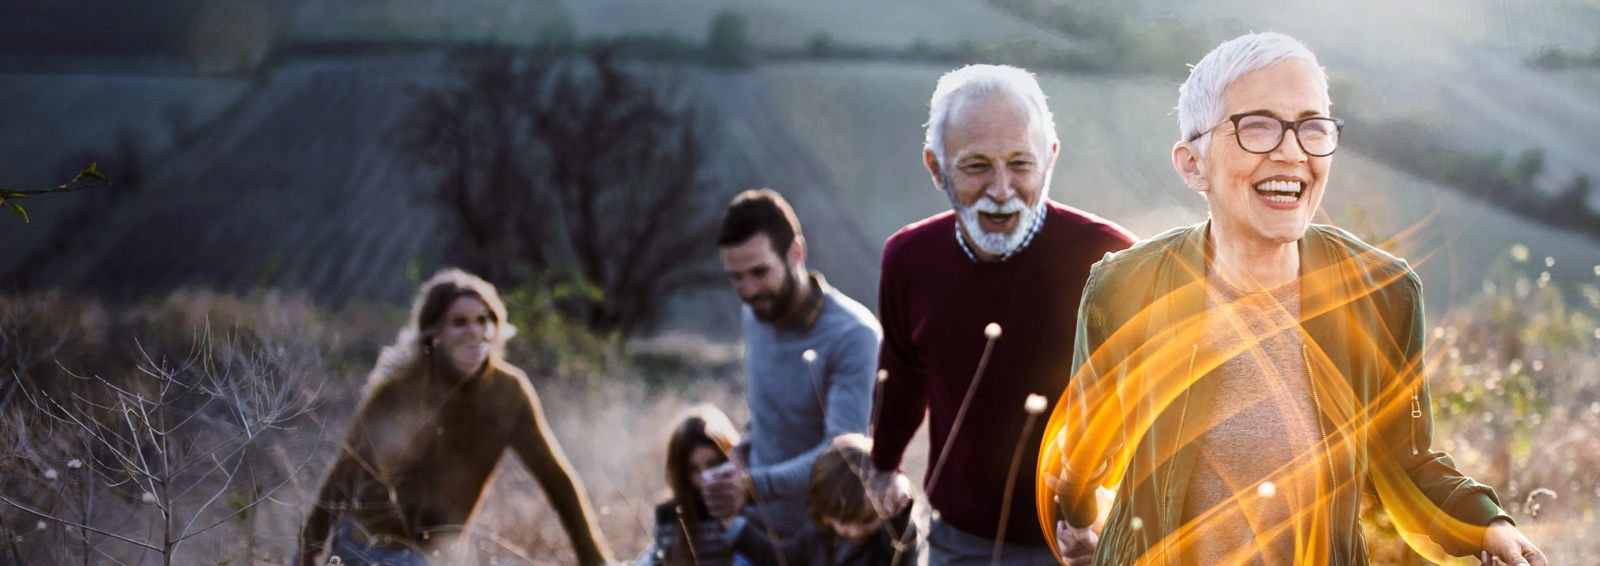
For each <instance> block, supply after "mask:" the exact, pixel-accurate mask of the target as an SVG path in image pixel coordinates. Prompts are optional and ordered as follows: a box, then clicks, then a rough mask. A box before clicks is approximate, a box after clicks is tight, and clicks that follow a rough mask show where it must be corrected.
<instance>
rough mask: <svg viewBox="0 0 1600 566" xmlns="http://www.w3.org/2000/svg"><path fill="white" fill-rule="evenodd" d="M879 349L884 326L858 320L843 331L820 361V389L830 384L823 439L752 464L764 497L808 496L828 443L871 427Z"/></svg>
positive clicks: (817, 377) (758, 490)
mask: <svg viewBox="0 0 1600 566" xmlns="http://www.w3.org/2000/svg"><path fill="white" fill-rule="evenodd" d="M877 351H878V331H877V329H876V328H873V327H872V326H869V325H865V324H861V325H855V326H851V327H849V328H848V330H846V331H845V332H841V333H839V337H838V339H837V340H835V341H834V342H833V344H831V345H830V347H829V348H828V349H827V350H826V352H825V353H824V354H823V359H821V360H819V362H820V363H821V369H820V371H818V372H816V373H815V374H814V375H813V376H812V379H815V380H820V383H817V384H816V386H817V388H818V389H822V388H826V400H825V405H824V406H825V409H824V413H823V416H824V419H825V420H826V424H825V427H826V433H825V434H824V435H823V438H822V441H821V442H819V443H817V445H816V446H813V447H811V449H809V450H806V451H805V452H803V453H801V454H800V455H798V456H795V457H793V458H790V459H788V460H784V461H782V462H778V463H775V464H772V465H770V466H761V467H757V468H751V469H750V481H751V483H753V484H754V485H755V488H756V494H757V495H759V496H761V497H762V498H763V499H790V498H799V497H804V496H805V492H806V488H807V486H808V485H810V483H811V467H812V465H813V464H815V463H816V461H817V456H818V455H820V454H822V451H823V450H825V449H827V447H828V444H829V443H831V442H833V439H834V438H835V437H837V436H839V435H842V434H847V433H852V432H856V433H863V434H864V433H866V432H867V419H868V416H869V413H870V411H871V409H872V405H871V401H870V399H871V395H872V381H873V374H874V373H875V372H874V371H873V370H874V368H875V366H876V364H875V363H874V362H875V361H876V360H875V359H874V358H875V357H876V356H877Z"/></svg>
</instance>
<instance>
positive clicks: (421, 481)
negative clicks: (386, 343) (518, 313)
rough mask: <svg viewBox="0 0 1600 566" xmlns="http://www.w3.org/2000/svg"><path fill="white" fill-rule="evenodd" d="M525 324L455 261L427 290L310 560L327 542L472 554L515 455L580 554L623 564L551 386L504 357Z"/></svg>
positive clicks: (354, 427) (366, 405)
mask: <svg viewBox="0 0 1600 566" xmlns="http://www.w3.org/2000/svg"><path fill="white" fill-rule="evenodd" d="M515 330H516V329H515V328H514V327H513V326H511V324H509V323H508V322H506V307H505V303H503V302H501V301H500V295H499V293H497V292H496V291H495V288H494V286H493V285H490V284H489V283H488V282H486V281H484V280H483V279H480V278H478V277H476V276H473V275H471V274H468V273H466V272H464V271H461V270H459V269H447V270H444V271H440V272H439V273H438V274H437V275H434V276H433V278H431V279H429V280H428V281H427V282H425V283H423V284H422V288H421V290H419V291H418V292H417V299H416V303H415V304H414V305H413V307H412V309H411V322H410V324H408V325H406V327H405V328H404V329H402V330H401V331H400V336H399V338H398V339H396V340H395V343H394V345H393V346H390V347H388V348H384V350H383V353H382V354H381V355H380V356H379V357H378V363H377V367H375V368H374V369H373V370H372V374H371V375H370V377H369V378H368V383H367V388H368V391H367V394H366V397H365V399H363V400H362V402H361V408H360V409H359V410H358V411H357V413H356V418H355V420H354V422H352V423H350V431H349V433H348V435H347V436H346V437H345V441H344V442H343V443H342V444H340V445H339V455H338V457H337V458H336V459H335V460H334V463H333V466H332V468H330V469H329V470H328V475H327V477H326V479H324V480H323V482H322V489H321V490H319V492H318V494H317V499H316V502H315V503H314V504H313V506H312V508H311V511H310V513H308V514H307V515H306V522H305V526H304V527H303V528H302V530H301V532H300V550H299V554H300V556H299V560H298V562H299V563H301V564H316V563H318V562H317V557H318V555H319V554H321V553H322V551H323V550H327V551H328V553H329V555H330V556H337V557H339V559H340V561H341V562H342V563H343V564H355V565H361V564H374V565H376V564H388V565H395V564H403V565H426V564H428V563H429V560H430V559H431V558H433V557H439V559H440V560H442V561H443V563H456V562H459V561H461V560H462V557H461V556H459V555H458V554H457V553H458V552H459V551H460V550H461V549H460V548H458V545H457V544H456V541H459V540H460V539H462V538H463V537H462V535H463V533H465V532H466V530H467V520H468V519H469V518H470V517H471V516H472V512H473V509H475V508H476V507H477V505H478V499H479V498H480V497H481V496H482V495H483V488H484V486H485V485H486V484H487V483H488V481H489V477H490V475H491V474H492V473H493V472H494V469H495V466H496V464H498V463H499V462H500V457H501V455H503V454H504V453H505V452H506V450H508V449H509V450H510V451H511V452H513V453H515V454H516V455H517V458H518V459H519V460H521V461H522V463H523V465H525V466H527V467H528V471H529V472H531V473H532V474H533V477H534V479H536V480H538V481H539V485H540V487H543V488H544V494H545V497H546V498H548V499H549V501H550V504H551V506H552V507H554V508H555V511H556V515H557V516H559V517H560V519H561V524H562V526H563V527H565V528H566V530H567V536H568V537H569V538H571V540H572V546H573V551H574V553H575V554H576V555H577V557H576V562H577V563H579V564H584V565H596V564H603V563H606V562H608V561H610V560H611V558H610V552H609V551H608V550H607V549H606V545H605V542H604V540H603V539H602V538H601V537H600V530H599V529H598V528H597V527H596V526H595V523H594V513H593V512H591V511H590V505H589V500H588V497H587V496H585V495H584V493H583V485H582V484H581V483H579V481H578V477H577V474H575V473H573V471H572V469H571V467H570V466H569V465H567V461H566V457H565V456H563V455H562V453H561V446H560V445H559V444H557V443H556V441H555V439H554V438H552V437H551V436H550V425H549V424H548V423H546V422H545V418H544V410H543V409H542V408H541V407H540V403H539V396H538V394H536V393H535V392H534V390H533V385H532V384H530V383H529V382H528V377H527V376H526V375H524V374H523V373H522V370H520V369H517V367H516V366H513V365H511V364H509V363H507V362H506V361H505V359H504V357H503V356H504V355H505V344H506V341H507V340H508V339H510V338H511V335H512V334H513V333H514V332H515ZM330 531H331V541H330V540H329V539H330Z"/></svg>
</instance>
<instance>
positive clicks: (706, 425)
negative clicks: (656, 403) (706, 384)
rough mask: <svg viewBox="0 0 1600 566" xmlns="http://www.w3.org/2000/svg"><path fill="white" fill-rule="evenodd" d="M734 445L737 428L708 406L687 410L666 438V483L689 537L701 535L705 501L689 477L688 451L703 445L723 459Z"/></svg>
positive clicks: (736, 438)
mask: <svg viewBox="0 0 1600 566" xmlns="http://www.w3.org/2000/svg"><path fill="white" fill-rule="evenodd" d="M737 444H739V430H738V429H736V428H734V426H733V421H730V420H728V415H726V414H723V412H722V411H720V410H718V409H717V408H716V407H713V406H711V405H698V406H695V407H693V408H690V409H689V410H688V411H686V412H685V413H684V415H683V418H682V420H681V421H679V422H678V427H677V428H676V429H673V431H672V436H671V437H670V438H669V439H668V440H667V465H666V472H667V486H668V487H670V488H672V501H673V503H675V504H676V505H677V507H678V510H679V511H678V517H679V519H680V520H682V521H683V527H684V529H686V530H687V531H688V533H687V534H688V536H689V538H691V539H693V538H694V537H697V536H699V534H700V515H701V513H702V512H703V511H702V510H703V509H704V508H705V501H704V500H703V499H702V498H701V497H700V490H698V489H695V487H694V482H693V480H692V479H691V478H690V477H689V473H690V472H689V454H690V453H692V452H694V449H695V448H697V447H700V446H706V447H709V448H711V449H713V450H716V451H717V452H719V453H721V454H722V457H723V458H724V459H726V458H730V457H731V456H732V454H733V447H734V446H735V445H737Z"/></svg>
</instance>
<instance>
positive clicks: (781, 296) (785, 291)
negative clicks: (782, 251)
mask: <svg viewBox="0 0 1600 566" xmlns="http://www.w3.org/2000/svg"><path fill="white" fill-rule="evenodd" d="M798 288H799V286H798V285H796V284H795V282H794V270H793V269H792V268H790V267H789V266H788V265H787V264H785V265H784V266H783V286H782V287H779V288H778V294H777V295H776V296H773V297H772V310H771V311H769V312H761V311H760V310H758V309H756V308H755V307H751V308H750V312H751V313H753V314H755V316H756V320H759V321H761V322H767V323H771V322H775V321H777V320H778V319H779V318H780V317H782V316H783V315H786V314H789V310H790V309H793V308H794V300H795V295H796V294H798V293H796V291H797V290H798ZM756 298H761V297H760V296H759V295H758V296H756Z"/></svg>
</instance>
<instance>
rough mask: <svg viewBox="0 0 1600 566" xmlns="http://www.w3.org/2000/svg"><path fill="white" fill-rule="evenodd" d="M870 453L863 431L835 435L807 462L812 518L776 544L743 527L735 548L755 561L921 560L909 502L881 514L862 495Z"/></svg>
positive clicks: (834, 565)
mask: <svg viewBox="0 0 1600 566" xmlns="http://www.w3.org/2000/svg"><path fill="white" fill-rule="evenodd" d="M871 454H872V440H871V439H869V438H867V437H866V436H865V435H861V434H855V433H852V434H845V435H841V436H839V437H837V438H834V439H833V442H832V443H830V444H829V445H828V448H827V449H826V450H823V452H822V454H820V455H818V456H817V462H816V464H814V465H812V467H811V484H810V488H809V491H808V493H807V500H806V504H807V507H808V509H809V511H810V514H811V522H810V523H809V524H807V525H805V526H804V527H802V528H801V529H800V531H799V532H797V533H795V535H794V537H792V538H790V539H788V540H786V541H783V543H782V544H781V545H775V544H773V542H772V540H771V539H769V538H767V537H766V536H765V535H763V534H762V533H761V532H760V531H759V530H758V529H756V528H755V527H753V526H745V527H744V528H743V529H741V530H740V532H739V535H738V538H737V539H736V540H735V542H734V551H735V552H739V553H740V554H743V555H744V556H746V557H748V558H749V559H750V562H751V563H752V564H755V565H757V566H766V565H769V564H771V565H777V564H784V565H787V566H883V565H892V566H901V565H912V564H918V563H920V562H921V561H920V558H921V556H922V554H923V551H924V545H922V544H920V541H919V538H920V537H919V536H918V533H919V530H918V529H917V528H916V526H915V524H914V523H913V522H912V520H911V513H912V506H909V505H908V506H906V507H905V509H904V510H902V511H901V512H900V513H899V514H898V515H895V516H894V517H887V518H885V517H882V516H881V515H880V514H879V512H878V510H877V509H876V508H875V507H874V506H873V504H872V500H871V499H869V498H868V496H867V488H866V482H867V471H868V470H869V469H870V468H869V466H870V465H871ZM780 553H781V554H782V556H781V557H780V556H779V554H780Z"/></svg>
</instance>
